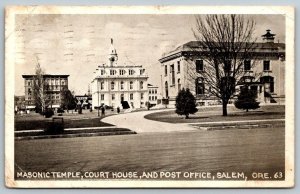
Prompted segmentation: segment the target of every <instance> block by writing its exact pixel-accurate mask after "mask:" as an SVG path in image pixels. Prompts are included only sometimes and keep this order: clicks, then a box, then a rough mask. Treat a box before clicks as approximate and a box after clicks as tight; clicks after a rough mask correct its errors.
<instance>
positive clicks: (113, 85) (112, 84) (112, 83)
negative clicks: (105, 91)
mask: <svg viewBox="0 0 300 194" xmlns="http://www.w3.org/2000/svg"><path fill="white" fill-rule="evenodd" d="M114 89H115V82H111V90H114Z"/></svg>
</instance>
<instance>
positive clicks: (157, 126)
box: [101, 109, 197, 133]
mask: <svg viewBox="0 0 300 194" xmlns="http://www.w3.org/2000/svg"><path fill="white" fill-rule="evenodd" d="M169 110H170V109H166V110H165V109H164V110H153V111H151V110H150V111H140V112H132V113H126V114H119V115H113V116H109V117H105V118H103V119H102V120H101V121H103V122H105V123H109V124H112V125H115V126H116V127H122V128H128V129H131V130H133V131H135V132H137V133H155V132H175V131H178V132H179V131H181V132H182V131H193V130H197V129H195V128H193V127H191V126H188V125H178V124H172V123H165V122H158V121H153V120H148V119H145V118H144V116H145V115H147V114H150V113H157V112H163V111H169Z"/></svg>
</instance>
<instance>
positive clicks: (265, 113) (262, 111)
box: [145, 105, 285, 123]
mask: <svg viewBox="0 0 300 194" xmlns="http://www.w3.org/2000/svg"><path fill="white" fill-rule="evenodd" d="M145 118H146V119H150V120H155V121H161V122H168V123H197V122H213V121H214V122H216V121H240V120H261V119H263V120H268V119H284V118H285V106H284V105H271V106H262V107H260V108H259V109H256V110H250V111H249V112H246V111H242V110H239V109H236V108H235V107H234V106H228V116H226V117H225V116H222V107H200V108H199V109H198V112H197V113H195V114H193V115H190V118H189V119H185V118H184V116H179V115H177V114H176V113H175V110H170V111H164V112H158V113H152V114H149V115H146V116H145Z"/></svg>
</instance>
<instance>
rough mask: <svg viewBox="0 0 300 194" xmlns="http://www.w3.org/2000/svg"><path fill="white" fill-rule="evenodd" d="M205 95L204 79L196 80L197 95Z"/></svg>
mask: <svg viewBox="0 0 300 194" xmlns="http://www.w3.org/2000/svg"><path fill="white" fill-rule="evenodd" d="M202 94H204V79H203V78H202V77H198V78H197V79H196V95H202Z"/></svg>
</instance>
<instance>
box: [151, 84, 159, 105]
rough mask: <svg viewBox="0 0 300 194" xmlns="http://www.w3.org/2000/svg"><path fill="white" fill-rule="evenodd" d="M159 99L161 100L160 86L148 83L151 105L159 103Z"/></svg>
mask: <svg viewBox="0 0 300 194" xmlns="http://www.w3.org/2000/svg"><path fill="white" fill-rule="evenodd" d="M157 100H159V93H158V86H153V85H151V84H148V102H149V103H150V106H155V105H157Z"/></svg>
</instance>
